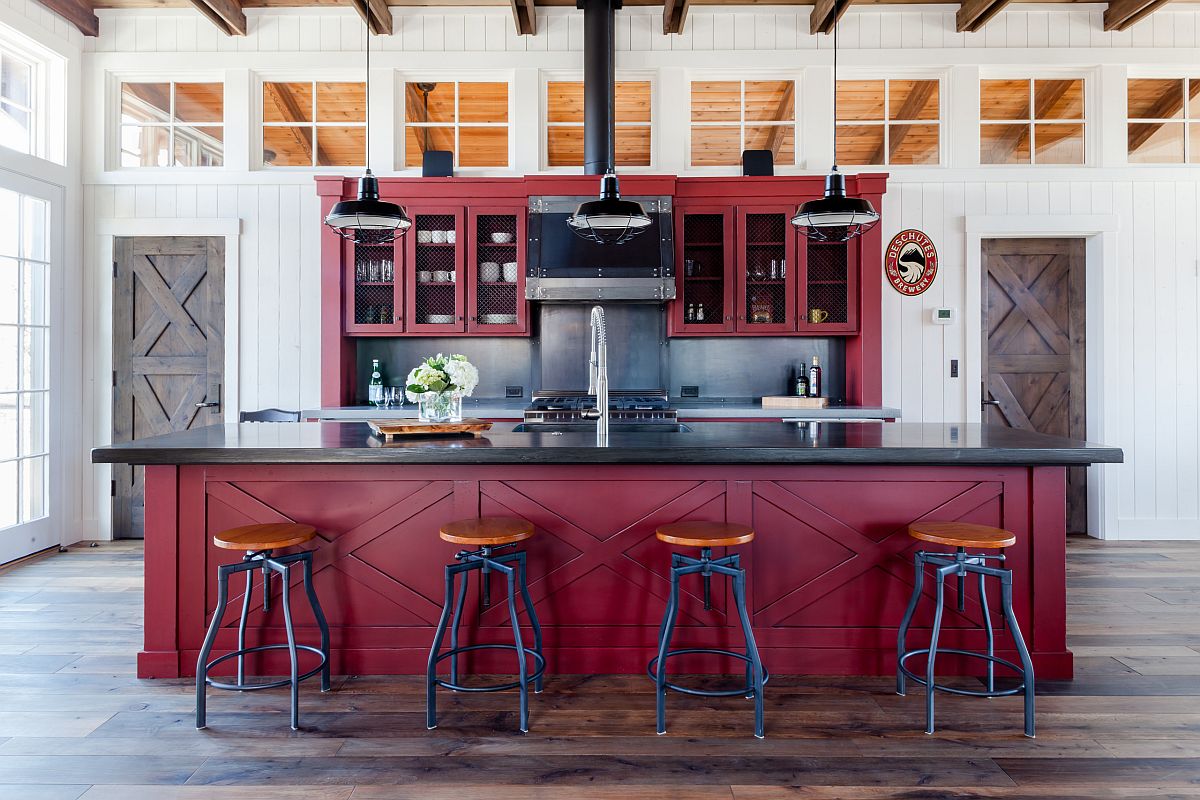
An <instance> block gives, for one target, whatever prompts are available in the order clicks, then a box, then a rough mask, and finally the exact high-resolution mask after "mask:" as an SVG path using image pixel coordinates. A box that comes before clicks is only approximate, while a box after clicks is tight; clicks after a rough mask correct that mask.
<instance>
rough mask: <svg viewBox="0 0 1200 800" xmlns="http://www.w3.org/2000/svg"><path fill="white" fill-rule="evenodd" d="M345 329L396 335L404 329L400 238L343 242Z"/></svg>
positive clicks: (379, 334)
mask: <svg viewBox="0 0 1200 800" xmlns="http://www.w3.org/2000/svg"><path fill="white" fill-rule="evenodd" d="M342 250H343V253H344V255H343V258H342V264H343V265H344V278H343V280H344V281H345V286H346V291H345V292H344V297H345V309H344V311H343V313H344V315H345V320H346V323H345V326H346V333H352V334H356V335H360V336H395V335H396V334H397V333H400V332H401V331H403V330H404V313H403V311H404V291H403V288H404V282H403V280H402V279H401V278H400V275H401V271H400V265H401V263H402V262H403V251H402V250H401V245H400V243H399V242H394V243H393V242H384V243H379V242H375V243H371V242H367V243H360V244H356V243H354V242H351V241H345V242H343V243H342Z"/></svg>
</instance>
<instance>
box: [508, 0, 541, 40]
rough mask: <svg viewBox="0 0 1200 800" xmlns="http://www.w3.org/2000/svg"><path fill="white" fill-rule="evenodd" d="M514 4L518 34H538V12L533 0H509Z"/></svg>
mask: <svg viewBox="0 0 1200 800" xmlns="http://www.w3.org/2000/svg"><path fill="white" fill-rule="evenodd" d="M509 5H510V6H512V13H513V25H515V26H516V29H517V35H518V36H534V35H536V34H537V14H536V13H535V11H534V8H533V0H509Z"/></svg>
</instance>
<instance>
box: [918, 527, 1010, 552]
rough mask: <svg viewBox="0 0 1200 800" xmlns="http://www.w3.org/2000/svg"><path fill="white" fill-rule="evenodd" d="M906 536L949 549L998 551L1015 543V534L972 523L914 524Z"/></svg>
mask: <svg viewBox="0 0 1200 800" xmlns="http://www.w3.org/2000/svg"><path fill="white" fill-rule="evenodd" d="M908 535H909V536H911V537H912V538H914V539H920V540H921V541H922V542H932V543H933V544H946V545H950V546H951V547H984V548H990V549H999V548H1001V547H1011V546H1012V545H1014V544H1016V543H1017V537H1016V534H1014V533H1012V532H1011V531H1006V530H1004V529H1003V528H993V527H991V526H989V525H976V524H975V523H973V522H914V523H913V524H911V525H909V526H908Z"/></svg>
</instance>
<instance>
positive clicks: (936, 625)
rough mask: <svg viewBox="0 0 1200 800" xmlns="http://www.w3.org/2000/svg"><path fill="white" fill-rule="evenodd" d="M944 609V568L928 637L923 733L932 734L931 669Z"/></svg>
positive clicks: (940, 571) (938, 577)
mask: <svg viewBox="0 0 1200 800" xmlns="http://www.w3.org/2000/svg"><path fill="white" fill-rule="evenodd" d="M945 607H946V568H945V567H943V568H941V569H939V570H938V571H937V608H936V609H935V610H934V612H933V629H932V630H931V631H930V636H929V657H928V659H927V660H926V663H925V732H926V733H933V698H934V695H936V694H937V692H936V691H935V690H934V688H933V687H934V677H933V667H934V661H936V660H937V645H938V634H940V633H941V631H942V612H943V611H944V610H945Z"/></svg>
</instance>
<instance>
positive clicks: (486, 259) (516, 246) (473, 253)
mask: <svg viewBox="0 0 1200 800" xmlns="http://www.w3.org/2000/svg"><path fill="white" fill-rule="evenodd" d="M467 231H468V236H467V239H468V241H467V289H468V292H467V296H468V300H467V302H468V314H467V332H468V333H476V334H481V335H485V336H496V335H500V334H524V333H527V332H528V331H529V321H528V311H527V309H528V308H529V304H528V303H526V302H525V209H524V208H523V207H518V208H512V207H507V208H506V207H496V208H477V207H472V208H471V210H470V212H469V215H468V220H467Z"/></svg>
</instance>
